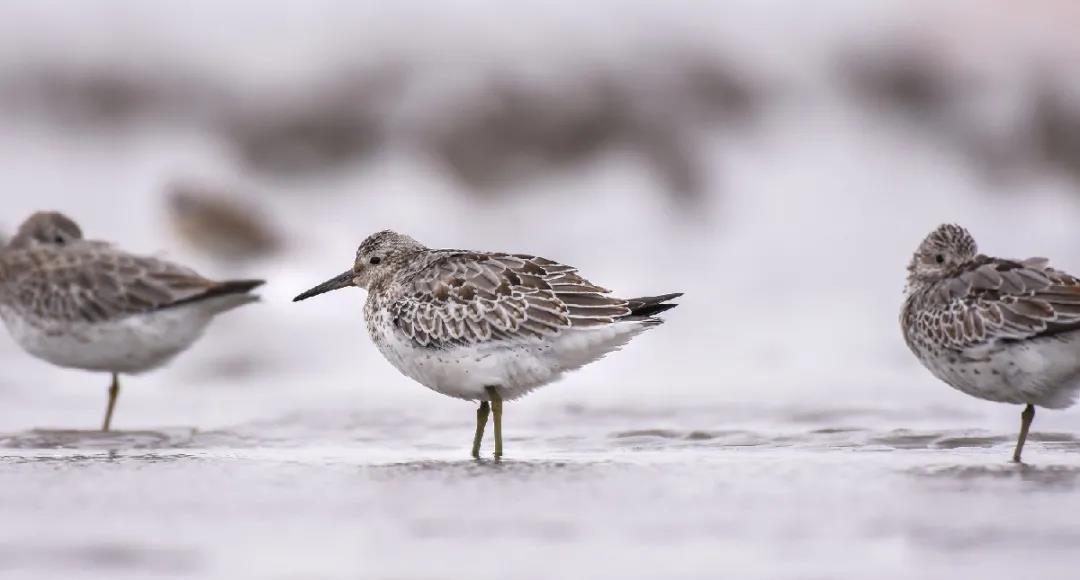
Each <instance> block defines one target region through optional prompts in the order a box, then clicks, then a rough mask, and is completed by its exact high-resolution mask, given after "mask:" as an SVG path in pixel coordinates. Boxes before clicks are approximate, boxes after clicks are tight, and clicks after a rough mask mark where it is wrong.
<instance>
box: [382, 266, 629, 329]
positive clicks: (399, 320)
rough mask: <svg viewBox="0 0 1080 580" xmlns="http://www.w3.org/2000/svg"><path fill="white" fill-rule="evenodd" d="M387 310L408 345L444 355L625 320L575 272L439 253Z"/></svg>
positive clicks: (621, 305) (624, 306)
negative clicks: (451, 350)
mask: <svg viewBox="0 0 1080 580" xmlns="http://www.w3.org/2000/svg"><path fill="white" fill-rule="evenodd" d="M410 290H411V292H407V293H405V294H404V295H403V296H401V297H399V298H398V299H397V300H395V301H393V302H392V303H391V304H390V305H389V311H390V313H391V316H392V319H393V322H394V324H395V325H396V326H397V328H398V329H399V330H401V332H403V333H404V334H405V335H406V336H408V337H409V338H410V339H411V340H412V341H413V342H414V343H416V344H417V345H419V346H424V347H434V348H443V347H449V346H454V345H471V344H477V343H481V342H486V341H491V340H506V339H511V338H515V337H535V338H544V337H547V336H552V335H557V334H559V333H561V332H563V331H566V330H568V329H571V328H575V329H576V328H590V327H596V326H603V325H607V324H612V323H613V322H615V321H617V320H619V319H621V318H625V317H627V316H630V314H631V308H630V305H629V303H628V301H627V300H623V299H620V298H614V297H612V296H609V295H608V294H609V293H610V290H607V289H606V288H602V287H600V286H597V285H595V284H593V283H592V282H589V281H588V280H586V279H585V278H583V277H582V276H580V275H579V274H578V273H577V269H576V268H573V267H571V266H567V265H564V264H560V263H558V262H554V261H552V260H548V259H545V258H540V257H536V256H529V255H524V254H502V253H493V254H483V253H476V252H457V251H444V252H439V253H436V254H434V259H433V260H432V261H430V262H428V263H427V265H426V266H425V267H424V268H423V269H422V270H420V271H419V272H417V273H416V274H415V275H414V277H413V280H412V283H411V288H410Z"/></svg>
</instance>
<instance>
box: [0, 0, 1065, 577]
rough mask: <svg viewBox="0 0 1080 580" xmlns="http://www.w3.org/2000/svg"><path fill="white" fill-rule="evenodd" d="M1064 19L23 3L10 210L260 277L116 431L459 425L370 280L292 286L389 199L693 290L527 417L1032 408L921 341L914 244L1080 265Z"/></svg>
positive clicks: (463, 235)
mask: <svg viewBox="0 0 1080 580" xmlns="http://www.w3.org/2000/svg"><path fill="white" fill-rule="evenodd" d="M1078 19H1080V7H1078V6H1077V5H1076V4H1075V3H1072V2H1068V1H1065V0H1039V1H1035V2H1028V3H1025V4H1024V5H1023V7H1022V8H1021V7H1020V6H1019V5H1017V4H1016V3H1014V2H1007V1H1005V0H984V1H980V2H975V1H973V0H972V1H962V2H951V3H945V4H943V3H938V2H926V1H910V0H889V1H879V2H862V1H856V0H836V1H830V2H824V3H819V2H814V3H807V2H798V1H795V0H769V1H766V2H758V1H750V0H741V1H732V2H723V3H720V2H714V3H706V2H694V1H673V2H647V1H629V2H627V1H616V0H594V1H592V2H588V3H581V2H571V1H564V0H556V1H554V2H518V3H513V4H512V5H506V4H503V3H495V2H489V1H485V0H446V1H443V2H437V3H428V2H395V3H388V2H376V1H362V2H347V1H344V0H308V1H306V2H302V3H301V2H285V1H265V0H264V1H254V0H234V1H231V2H208V1H195V2H179V1H158V2H152V3H150V2H143V1H139V0H98V1H95V2H85V3H78V4H73V3H70V2H63V1H59V0H36V1H33V2H22V1H16V0H4V1H2V2H0V127H2V129H0V160H2V162H0V200H2V203H0V232H5V233H8V234H10V232H12V231H13V230H14V229H15V228H16V227H17V226H18V224H19V222H20V221H21V220H22V219H24V218H25V217H26V216H28V215H29V214H30V213H32V212H33V211H36V210H39V209H55V210H60V211H63V212H65V213H67V214H69V215H70V216H72V217H74V218H75V219H76V220H77V221H78V222H79V223H80V224H81V225H82V227H83V230H84V231H85V233H86V234H87V235H88V237H91V238H97V239H105V240H110V241H112V242H115V243H117V244H118V245H120V246H121V247H123V248H125V249H127V250H129V251H132V252H137V253H144V254H155V255H159V256H163V257H167V258H169V259H173V260H176V261H179V262H181V263H184V264H187V265H190V266H192V267H194V268H196V269H197V270H199V271H200V272H202V273H204V274H206V275H209V276H215V277H265V278H266V279H268V280H269V284H268V285H267V286H266V288H265V291H264V292H263V293H262V294H263V303H262V304H259V305H257V306H252V307H246V308H243V309H241V310H238V311H236V312H234V313H231V314H229V315H227V316H224V317H222V318H221V319H219V320H218V321H216V323H215V324H214V325H213V326H212V327H211V328H210V330H209V332H208V333H207V336H206V337H205V339H204V340H202V341H201V342H199V343H197V344H196V346H195V347H194V348H192V349H191V350H190V351H189V352H187V353H185V354H184V355H182V356H181V357H180V358H178V359H177V360H176V362H175V363H174V364H172V365H171V366H170V367H169V368H167V369H164V370H161V371H158V372H154V373H152V374H148V375H145V376H140V377H134V378H129V379H127V380H126V381H125V383H124V386H125V390H124V392H123V394H122V396H121V398H120V401H119V405H118V409H117V415H116V418H115V423H114V425H116V426H118V427H119V428H121V429H162V428H164V427H169V426H198V427H199V428H200V429H201V430H203V431H206V432H210V433H217V434H218V435H220V436H222V437H226V438H228V437H240V435H237V434H238V433H239V434H241V435H242V436H243V437H247V438H258V437H265V436H267V435H266V433H273V434H275V436H276V437H279V438H280V440H282V441H284V440H296V438H301V439H302V438H303V437H314V438H316V439H318V440H319V441H324V440H325V439H326V438H329V439H334V438H335V437H338V434H341V433H347V434H348V433H355V430H357V429H360V430H363V429H367V428H371V425H373V424H374V425H378V426H379V428H380V429H386V430H389V431H386V432H393V433H394V436H393V438H395V439H400V441H399V443H400V444H401V445H402V448H403V449H404V448H411V447H412V445H413V444H415V443H416V442H417V441H427V442H429V443H432V444H434V439H437V440H438V441H440V442H441V441H443V440H444V439H445V440H449V441H456V440H457V439H460V442H461V443H462V444H463V445H462V446H460V447H461V449H462V450H464V449H465V447H464V444H465V443H467V442H468V441H467V439H468V437H469V434H470V433H471V424H470V421H471V420H472V406H471V405H469V404H466V403H463V402H460V401H455V400H451V399H448V398H445V397H440V396H436V395H435V394H433V393H431V392H429V391H427V390H426V389H424V388H422V387H420V386H418V385H416V384H414V383H412V382H411V381H409V380H408V379H406V378H404V377H403V376H401V375H399V374H398V373H397V372H396V371H395V370H394V369H393V368H392V367H391V366H390V365H389V363H387V362H385V361H384V360H383V359H382V358H381V356H380V355H379V354H378V352H377V351H376V350H375V348H374V346H373V345H372V344H371V343H370V341H369V340H368V338H367V336H366V330H365V328H364V325H363V319H362V306H363V300H364V294H363V292H362V291H359V290H357V291H351V290H350V291H342V292H338V293H334V294H332V295H327V296H325V297H321V298H320V299H318V300H313V301H309V302H304V303H303V304H292V303H290V299H291V297H292V296H294V295H295V294H297V293H298V292H299V291H302V290H304V289H306V288H308V287H310V286H312V285H314V284H315V283H318V282H321V281H322V280H324V279H326V278H328V277H330V276H331V275H334V274H336V273H339V272H341V271H342V270H344V269H345V268H347V267H348V266H349V265H350V264H351V261H352V257H353V253H354V251H355V248H356V246H357V244H358V243H359V242H360V241H361V240H362V239H363V238H364V237H366V236H367V235H368V234H370V233H373V232H375V231H378V230H381V229H388V228H389V229H395V230H397V231H401V232H403V233H407V234H409V235H411V236H413V237H415V238H417V239H418V240H420V241H421V242H424V243H426V244H427V245H429V246H432V247H458V248H468V249H480V250H503V251H512V252H525V253H533V254H538V255H543V256H546V257H550V258H552V259H556V260H559V261H562V262H566V263H570V264H573V265H576V266H578V267H580V268H581V269H582V270H583V272H584V273H585V274H586V275H587V276H588V277H590V278H591V279H592V280H593V281H595V282H596V283H598V284H601V285H603V286H606V287H609V288H613V289H615V290H616V292H617V293H619V294H621V295H625V296H636V295H649V294H659V293H663V292H669V291H683V292H686V296H685V297H684V298H683V299H682V301H681V302H682V306H680V308H678V309H676V310H674V311H672V312H671V313H670V314H669V315H668V316H667V318H668V320H669V322H668V324H666V325H665V326H663V327H661V328H659V329H657V330H654V331H652V332H649V333H646V334H645V335H643V336H641V337H640V338H638V339H637V340H635V341H634V342H633V343H632V344H630V345H629V346H628V347H627V349H626V352H623V353H618V354H615V355H612V356H610V357H609V358H608V359H605V360H604V361H601V362H599V363H596V364H594V365H591V366H589V367H587V368H585V369H583V370H582V371H580V372H577V373H575V374H572V375H570V376H568V377H566V378H565V379H564V380H562V381H561V382H559V383H557V384H554V385H551V386H548V387H546V388H544V389H542V390H540V391H538V392H536V393H535V394H533V395H530V396H529V397H528V398H526V399H524V400H522V401H521V402H518V403H515V404H514V405H512V406H511V407H509V411H508V412H509V413H513V414H515V415H517V416H519V417H522V418H521V419H516V420H518V421H521V423H518V425H519V426H518V427H517V429H519V430H518V431H517V432H516V436H519V437H521V438H522V439H523V440H528V439H529V438H530V437H534V436H535V437H543V436H546V435H547V434H548V433H549V428H550V429H553V430H554V431H559V432H566V431H569V432H570V433H571V434H573V433H578V434H584V435H582V436H589V434H591V433H593V431H590V430H589V429H590V427H588V425H590V422H589V420H590V418H591V417H596V416H602V417H604V418H605V419H604V421H606V422H605V423H603V425H605V427H602V428H600V430H599V431H597V432H598V433H601V434H602V436H601V440H602V441H604V440H606V439H604V437H609V436H612V435H611V433H612V432H613V431H612V430H614V431H616V432H617V431H618V430H620V429H622V430H630V429H632V428H635V427H649V428H653V427H656V428H658V429H660V428H663V429H675V430H676V431H675V435H674V437H675V438H676V439H680V440H681V439H682V438H683V436H684V435H686V434H687V433H691V434H692V433H693V432H706V433H707V432H708V430H710V429H712V430H717V429H727V428H732V426H742V427H746V428H750V427H749V426H753V427H754V428H756V429H759V430H760V431H761V432H768V433H775V432H787V431H790V430H792V429H795V430H799V429H803V430H804V431H805V430H806V429H809V428H810V427H805V426H806V425H810V426H812V427H821V428H826V429H830V428H846V427H858V428H865V429H871V430H878V431H888V430H890V429H910V428H915V429H918V428H926V429H938V428H980V429H986V430H988V431H991V432H994V433H999V432H1000V433H1002V434H1005V433H1012V432H1013V431H1014V430H1015V429H1016V426H1017V424H1018V418H1017V415H1018V412H1019V409H1018V408H1013V407H1010V406H1005V405H992V404H990V403H985V402H980V401H977V400H974V399H970V398H968V397H966V396H964V395H961V394H959V393H956V392H954V391H952V390H951V389H949V388H948V387H946V386H945V385H944V384H942V383H940V382H938V381H937V380H936V379H934V378H933V377H931V376H930V374H929V373H928V372H926V371H925V370H924V369H922V367H921V366H919V365H918V363H917V362H916V361H915V359H914V357H912V356H911V355H910V353H909V352H908V351H907V349H906V347H905V345H904V343H903V340H902V338H901V335H900V329H899V326H898V323H897V315H898V311H899V306H900V302H901V295H902V289H903V286H904V276H905V269H904V268H905V266H906V263H907V260H908V258H909V257H910V254H911V252H912V251H913V250H914V248H915V247H916V245H917V244H918V243H919V241H921V239H922V237H923V236H924V235H925V234H926V233H928V232H929V231H930V230H931V229H932V228H933V227H935V226H937V225H938V224H940V223H942V222H956V223H960V224H962V225H964V226H966V227H968V228H969V229H970V230H971V231H972V233H973V234H974V236H975V237H976V239H977V240H978V241H979V243H980V246H981V247H980V249H981V250H982V251H984V252H987V253H990V254H997V255H1004V256H1011V257H1019V258H1023V257H1028V256H1035V255H1043V256H1049V257H1051V258H1053V263H1054V265H1056V266H1057V267H1059V268H1062V269H1065V270H1071V271H1077V270H1080V230H1078V228H1077V225H1076V224H1077V223H1078V222H1080V74H1078V71H1080V67H1078V65H1080V37H1078V36H1077V34H1076V23H1077V21H1078ZM0 365H2V368H3V369H4V372H3V373H2V374H0V397H2V398H3V401H2V404H0V429H2V430H3V431H6V432H19V431H25V430H28V429H31V428H35V427H63V428H80V429H82V428H87V429H88V428H92V427H94V426H95V425H96V424H97V422H98V421H99V419H100V413H101V411H102V409H103V407H104V403H105V389H106V387H107V382H108V378H107V377H105V376H96V375H93V374H89V373H83V372H78V371H64V370H59V369H56V368H52V367H50V366H49V365H47V364H45V363H42V362H39V361H36V360H34V359H32V358H30V357H29V356H28V355H26V354H24V353H23V352H21V351H20V350H19V349H18V347H17V346H16V345H15V344H14V343H13V342H12V341H11V340H10V339H8V338H7V337H6V335H5V336H4V337H2V338H0ZM509 416H510V415H509V414H508V417H509ZM1076 416H1077V414H1076V412H1075V411H1070V412H1064V413H1043V414H1041V415H1040V417H1039V419H1038V420H1037V421H1036V430H1038V429H1047V430H1050V431H1053V430H1055V429H1056V430H1058V431H1077V430H1076V429H1075V428H1074V427H1075V418H1076ZM425 425H427V426H437V427H438V429H428V428H426V427H425ZM552 425H556V426H555V427H552ZM609 427H610V429H609V430H605V429H608V428H609ZM395 429H396V430H395ZM514 429H515V423H514V422H513V421H511V420H510V419H509V418H508V430H509V432H510V433H515V432H514ZM575 429H577V430H578V431H574V430H575ZM695 430H705V431H695ZM330 432H333V433H335V435H327V433H330ZM313 433H314V434H315V435H313ZM431 433H437V435H432V434H431ZM320 434H321V435H320ZM631 435H632V433H631ZM661 435H663V432H661ZM425 437H426V439H425ZM433 438H434V439H433ZM228 440H229V441H234V439H228ZM549 443H550V444H551V445H555V446H556V447H557V445H556V444H555V443H551V442H550V441H549ZM998 443H1000V444H1005V442H1004V440H1003V441H1001V442H998ZM519 444H520V445H525V443H519ZM509 448H510V449H513V446H512V445H511V446H510V447H509ZM453 449H455V450H456V449H457V447H453ZM995 453H999V454H1000V455H1001V456H1002V457H1004V456H1005V453H1004V452H1003V451H1001V448H998V449H995ZM1078 533H1080V532H1078ZM151 560H153V561H155V562H156V561H157V560H155V559H154V558H153V557H152V558H151Z"/></svg>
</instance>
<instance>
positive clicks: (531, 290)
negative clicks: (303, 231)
mask: <svg viewBox="0 0 1080 580" xmlns="http://www.w3.org/2000/svg"><path fill="white" fill-rule="evenodd" d="M348 286H359V287H361V288H365V289H367V290H368V297H367V304H366V305H365V307H364V317H365V319H366V321H367V327H368V334H369V335H370V336H371V340H372V341H374V342H375V345H376V346H377V347H378V349H379V351H380V352H381V353H382V354H383V356H385V357H386V359H387V360H388V361H390V363H391V364H393V365H394V366H395V367H396V368H397V369H398V370H399V371H401V372H402V373H404V374H405V375H406V376H408V377H410V378H412V379H413V380H415V381H417V382H419V383H420V384H422V385H424V386H426V387H428V388H430V389H432V390H434V391H436V392H439V393H442V394H444V395H448V396H451V397H456V398H459V399H465V400H470V401H479V403H480V406H479V408H478V409H477V412H476V432H475V435H474V437H473V447H472V455H473V457H476V458H479V456H480V444H481V442H482V441H483V436H484V429H485V427H486V425H487V421H488V417H489V415H494V431H495V458H496V459H498V458H500V457H502V454H503V438H502V410H503V401H507V400H513V399H516V398H518V397H520V396H522V395H524V394H526V393H528V392H530V391H532V390H533V389H535V388H537V387H540V386H542V385H546V384H548V383H550V382H552V381H555V380H556V379H558V378H559V377H560V376H561V375H562V374H563V373H564V372H566V371H570V370H573V369H577V368H580V367H582V366H584V365H586V364H588V363H590V362H593V361H595V360H597V359H599V358H601V357H603V356H604V355H605V354H607V353H609V352H612V351H614V350H618V349H619V348H621V347H622V346H623V345H625V344H626V343H627V342H629V341H630V339H631V338H633V337H634V336H636V335H638V334H640V333H641V332H643V331H645V330H647V329H649V328H653V327H655V326H658V325H660V324H661V323H662V322H663V321H662V320H661V319H660V318H658V317H657V315H658V314H660V313H661V312H664V311H666V310H668V309H671V308H674V307H675V306H676V305H675V304H671V303H670V302H669V301H670V300H672V299H674V298H677V297H679V296H681V294H665V295H662V296H654V297H646V298H631V299H622V298H616V297H613V296H611V295H610V291H609V290H605V289H604V288H601V287H599V286H596V285H594V284H593V283H592V282H589V281H588V280H586V279H585V278H583V277H582V276H580V275H579V274H578V273H577V270H576V269H575V268H573V267H570V266H566V265H563V264H560V263H558V262H555V261H552V260H548V259H546V258H540V257H537V256H529V255H524V254H506V253H501V252H496V253H490V252H471V251H464V250H433V249H430V248H427V247H425V246H423V245H421V244H420V243H419V242H417V241H416V240H414V239H412V238H410V237H408V236H404V235H401V234H397V233H394V232H390V231H384V232H379V233H377V234H374V235H372V236H371V237H369V238H368V239H366V240H364V242H363V243H362V244H360V247H359V249H358V250H357V251H356V260H355V262H354V264H353V268H352V269H351V270H349V271H348V272H344V273H342V274H339V275H337V276H335V277H333V278H331V279H330V280H327V281H326V282H323V283H322V284H319V285H318V286H316V287H314V288H312V289H310V290H308V291H307V292H304V293H303V294H300V295H299V296H297V297H296V298H295V299H294V300H296V301H299V300H305V299H307V298H311V297H312V296H318V295H319V294H324V293H326V292H330V291H332V290H338V289H341V288H346V287H348Z"/></svg>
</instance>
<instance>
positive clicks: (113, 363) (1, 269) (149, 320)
mask: <svg viewBox="0 0 1080 580" xmlns="http://www.w3.org/2000/svg"><path fill="white" fill-rule="evenodd" d="M262 284H263V281H262V280H232V281H227V282H215V281H213V280H208V279H206V278H203V277H202V276H200V275H198V274H196V273H195V272H194V271H192V270H189V269H188V268H185V267H183V266H178V265H176V264H171V263H169V262H165V261H163V260H158V259H155V258H148V257H141V256H134V255H131V254H128V253H125V252H123V251H121V250H118V249H116V248H114V247H113V246H112V245H110V244H108V243H105V242H97V241H89V240H84V239H83V235H82V230H81V229H80V228H79V226H78V225H77V224H76V223H75V222H74V221H72V220H71V219H70V218H68V217H66V216H64V215H62V214H59V213H55V212H39V213H36V214H34V215H32V216H31V217H30V218H29V219H27V220H26V221H25V222H24V223H23V224H22V225H21V226H20V227H19V230H18V232H17V233H16V235H15V237H13V238H12V239H11V242H10V243H9V244H8V246H6V247H4V248H3V249H2V250H0V318H3V320H4V324H5V325H6V326H7V329H8V332H10V333H11V336H12V338H14V339H15V341H16V342H17V343H18V344H19V345H20V346H21V347H22V348H23V350H25V351H26V352H28V353H30V354H31V355H33V356H35V357H37V358H40V359H43V360H45V361H48V362H50V363H52V364H54V365H57V366H61V367H66V368H77V369H84V370H90V371H103V372H108V373H111V374H112V383H111V384H110V386H109V402H108V406H107V407H106V410H105V420H104V423H103V425H102V429H103V430H104V431H108V430H109V426H110V423H111V421H112V414H113V409H114V407H115V405H116V398H117V395H118V394H119V392H120V384H119V375H120V374H122V373H123V374H138V373H142V372H146V371H149V370H152V369H155V368H158V367H160V366H162V365H164V364H165V363H167V362H169V361H170V360H171V359H172V358H173V357H175V356H176V355H177V354H179V353H180V352H182V351H184V350H185V349H187V348H188V347H189V346H191V344H192V343H193V342H195V340H196V339H197V338H198V337H199V336H200V335H201V334H202V332H203V329H204V328H205V327H206V326H207V324H209V322H210V320H211V319H213V318H214V316H216V315H218V314H220V313H222V312H225V311H227V310H232V309H233V308H236V307H238V306H242V305H244V304H249V303H251V302H255V301H257V300H258V297H257V296H255V295H253V294H251V291H252V290H253V289H254V288H256V287H258V286H260V285H262Z"/></svg>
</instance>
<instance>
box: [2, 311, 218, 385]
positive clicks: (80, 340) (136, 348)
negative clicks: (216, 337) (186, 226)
mask: <svg viewBox="0 0 1080 580" xmlns="http://www.w3.org/2000/svg"><path fill="white" fill-rule="evenodd" d="M0 317H2V318H3V320H4V323H5V324H6V325H7V328H8V332H9V333H10V334H11V336H12V338H14V339H15V341H16V342H17V343H18V344H19V345H20V346H21V347H22V348H23V349H24V350H25V351H26V352H28V353H30V354H32V355H33V356H35V357H38V358H40V359H43V360H46V361H48V362H50V363H52V364H55V365H58V366H62V367H68V368H77V369H84V370H93V371H106V372H116V373H125V374H135V373H141V372H145V371H148V370H151V369H154V368H157V367H159V366H161V365H163V364H165V363H166V362H168V361H169V360H170V359H171V358H172V357H174V356H176V355H177V354H179V353H180V352H181V351H183V350H184V349H186V348H187V347H188V346H190V345H191V343H192V342H194V341H195V339H197V338H198V337H199V335H200V334H201V333H202V331H203V329H204V328H205V327H206V325H207V323H208V322H209V321H210V319H211V318H212V314H211V313H210V311H209V309H208V306H207V305H205V304H203V303H195V304H191V305H186V306H180V307H177V308H168V309H164V310H158V311H154V312H150V313H145V314H137V315H132V316H128V317H124V318H120V319H117V320H112V321H108V322H101V323H92V324H91V323H84V322H78V323H66V322H65V323H60V322H56V321H48V320H40V319H38V320H29V319H27V318H26V317H24V315H23V314H22V313H20V312H18V311H16V310H13V309H10V308H7V307H2V308H0Z"/></svg>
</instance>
